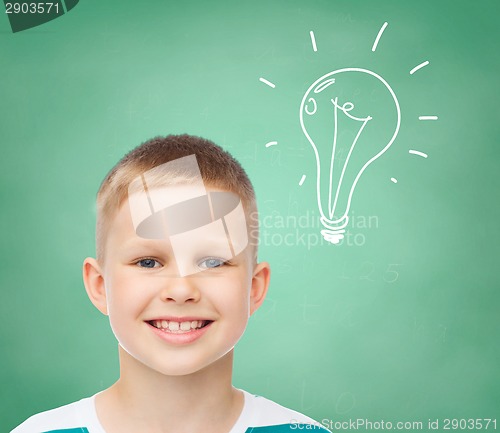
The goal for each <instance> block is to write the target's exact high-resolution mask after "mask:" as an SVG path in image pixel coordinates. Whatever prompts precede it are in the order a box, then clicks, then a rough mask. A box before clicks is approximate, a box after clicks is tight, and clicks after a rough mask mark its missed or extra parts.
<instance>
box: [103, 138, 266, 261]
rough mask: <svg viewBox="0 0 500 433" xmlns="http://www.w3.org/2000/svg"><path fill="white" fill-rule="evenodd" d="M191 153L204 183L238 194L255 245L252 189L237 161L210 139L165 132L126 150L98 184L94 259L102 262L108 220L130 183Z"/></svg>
mask: <svg viewBox="0 0 500 433" xmlns="http://www.w3.org/2000/svg"><path fill="white" fill-rule="evenodd" d="M193 154H194V155H196V160H197V163H198V166H199V168H200V173H201V176H202V178H203V181H204V183H205V184H206V185H209V186H212V187H214V188H220V189H222V190H225V191H229V192H233V193H235V194H237V195H238V196H239V197H240V199H241V202H242V205H243V208H244V210H245V214H246V215H247V226H248V230H249V233H250V236H249V238H250V243H252V244H255V245H256V242H253V240H252V239H254V238H255V236H257V235H258V225H257V218H256V217H255V216H256V212H257V205H256V200H255V191H254V189H253V186H252V183H251V182H250V179H249V178H248V176H247V174H246V172H245V170H244V169H243V168H242V167H241V165H240V163H239V162H238V161H236V159H234V158H233V157H232V156H231V155H230V154H229V153H228V152H226V151H225V150H223V149H222V148H221V147H220V146H218V145H216V144H215V143H213V142H212V141H210V140H206V139H204V138H201V137H196V136H192V135H187V134H183V135H168V136H166V137H155V138H153V139H151V140H148V141H146V142H144V143H142V144H141V145H139V146H137V147H136V148H135V149H133V150H132V151H130V152H129V153H127V154H126V155H125V156H124V157H123V158H122V159H121V160H120V161H118V163H117V164H116V165H115V166H114V167H113V168H112V169H111V171H110V172H109V173H108V174H107V176H106V177H105V178H104V180H103V182H102V183H101V186H100V188H99V191H98V193H97V224H96V254H97V260H99V261H101V262H102V261H103V258H104V243H105V236H106V232H107V230H108V227H109V223H110V221H111V220H112V218H113V217H114V215H115V214H116V212H117V211H118V209H119V208H120V206H121V205H122V204H123V202H124V201H125V200H126V199H127V197H128V187H129V185H130V183H131V182H132V181H133V180H134V179H135V178H136V177H138V176H140V175H142V174H144V173H145V172H146V171H148V170H150V169H152V168H154V167H157V166H159V165H161V164H165V163H167V162H170V161H173V160H176V159H178V158H182V157H185V156H190V155H193ZM255 256H256V250H255Z"/></svg>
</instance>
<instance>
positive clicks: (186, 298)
mask: <svg viewBox="0 0 500 433" xmlns="http://www.w3.org/2000/svg"><path fill="white" fill-rule="evenodd" d="M193 280H194V279H192V278H189V277H169V281H166V282H165V284H164V286H163V288H162V289H161V293H160V297H161V300H162V301H164V302H175V303H178V304H183V303H185V302H198V301H199V299H200V291H199V290H198V288H197V287H196V285H195V284H194V281H193Z"/></svg>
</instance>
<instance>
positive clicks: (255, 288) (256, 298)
mask: <svg viewBox="0 0 500 433" xmlns="http://www.w3.org/2000/svg"><path fill="white" fill-rule="evenodd" d="M270 277H271V267H270V266H269V263H267V262H262V263H258V264H257V265H256V266H255V269H254V272H253V277H252V288H251V291H250V315H252V314H253V313H255V312H256V311H257V310H258V308H259V307H260V306H261V305H262V303H263V302H264V299H265V298H266V294H267V288H268V287H269V279H270Z"/></svg>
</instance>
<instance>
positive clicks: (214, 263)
mask: <svg viewBox="0 0 500 433" xmlns="http://www.w3.org/2000/svg"><path fill="white" fill-rule="evenodd" d="M226 263H227V262H226V261H225V260H222V259H218V258H216V257H209V258H208V259H203V260H202V261H201V262H200V263H199V266H200V268H202V269H212V268H218V267H220V266H223V265H225V264H226Z"/></svg>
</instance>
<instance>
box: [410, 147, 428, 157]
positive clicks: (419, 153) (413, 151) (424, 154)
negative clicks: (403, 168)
mask: <svg viewBox="0 0 500 433" xmlns="http://www.w3.org/2000/svg"><path fill="white" fill-rule="evenodd" d="M408 153H411V154H412V155H418V156H421V157H422V158H427V156H428V155H427V154H426V153H424V152H420V151H418V150H413V149H411V150H410V151H409V152H408Z"/></svg>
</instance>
